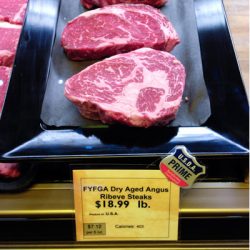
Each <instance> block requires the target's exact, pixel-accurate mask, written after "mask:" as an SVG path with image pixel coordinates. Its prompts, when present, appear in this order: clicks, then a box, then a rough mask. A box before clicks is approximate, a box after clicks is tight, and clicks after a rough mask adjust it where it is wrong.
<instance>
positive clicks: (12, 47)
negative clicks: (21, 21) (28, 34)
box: [0, 22, 22, 66]
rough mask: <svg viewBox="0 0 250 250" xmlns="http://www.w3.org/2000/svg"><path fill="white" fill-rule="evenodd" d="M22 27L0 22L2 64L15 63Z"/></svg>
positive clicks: (0, 55)
mask: <svg viewBox="0 0 250 250" xmlns="http://www.w3.org/2000/svg"><path fill="white" fill-rule="evenodd" d="M21 28H22V26H21V25H15V24H10V23H7V22H0V34H1V36H0V66H11V65H12V64H13V62H14V59H15V54H16V49H17V44H18V41H19V37H20V32H21Z"/></svg>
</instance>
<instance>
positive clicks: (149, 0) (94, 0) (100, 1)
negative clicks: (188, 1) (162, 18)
mask: <svg viewBox="0 0 250 250" xmlns="http://www.w3.org/2000/svg"><path fill="white" fill-rule="evenodd" d="M81 2H82V5H83V6H84V7H85V8H87V9H91V8H93V7H104V6H107V5H112V4H118V3H135V4H138V3H143V4H149V5H152V6H155V7H161V6H163V5H164V4H165V3H166V2H167V0H81Z"/></svg>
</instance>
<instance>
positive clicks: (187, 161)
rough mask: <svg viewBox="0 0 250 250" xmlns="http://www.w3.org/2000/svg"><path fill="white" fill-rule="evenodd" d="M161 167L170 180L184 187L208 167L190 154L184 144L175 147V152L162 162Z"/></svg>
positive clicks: (189, 185) (188, 185) (191, 183)
mask: <svg viewBox="0 0 250 250" xmlns="http://www.w3.org/2000/svg"><path fill="white" fill-rule="evenodd" d="M160 169H161V171H162V173H163V174H164V175H165V176H166V177H167V178H168V180H169V181H171V182H173V183H175V184H177V185H178V186H180V187H183V188H189V187H191V186H192V185H193V183H194V181H195V180H196V179H197V177H198V176H199V175H202V174H205V172H206V168H205V166H202V165H201V164H199V163H198V162H197V160H196V159H195V157H194V156H192V155H190V154H189V153H188V151H187V149H186V148H185V147H184V146H177V147H175V148H174V153H173V154H171V155H169V156H167V157H166V158H164V159H163V160H162V161H161V162H160Z"/></svg>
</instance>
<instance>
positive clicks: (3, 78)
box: [0, 66, 11, 113]
mask: <svg viewBox="0 0 250 250" xmlns="http://www.w3.org/2000/svg"><path fill="white" fill-rule="evenodd" d="M10 74H11V68H9V67H4V66H0V113H2V109H3V104H4V100H5V95H6V91H7V88H8V85H9V80H10Z"/></svg>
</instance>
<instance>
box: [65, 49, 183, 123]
mask: <svg viewBox="0 0 250 250" xmlns="http://www.w3.org/2000/svg"><path fill="white" fill-rule="evenodd" d="M184 85H185V69H184V67H183V65H182V64H181V63H180V62H179V61H178V60H177V59H176V58H175V56H173V55H171V54H169V53H168V52H163V51H158V50H154V49H149V48H142V49H138V50H135V51H132V52H129V53H126V54H120V55H116V56H113V57H111V58H108V59H105V60H103V61H101V62H98V63H95V64H93V65H91V66H89V67H88V68H86V69H85V70H83V71H81V72H80V73H78V74H76V75H74V76H73V77H71V78H70V79H68V80H67V81H66V83H65V96H66V97H67V98H68V99H69V100H70V101H71V102H73V103H74V104H75V105H76V106H77V107H78V108H79V111H80V113H81V114H82V115H83V116H84V117H86V118H89V119H95V120H101V121H102V122H104V123H116V122H119V123H123V124H126V125H129V126H137V127H149V126H153V125H165V124H168V123H169V122H170V121H171V120H173V119H174V118H175V116H176V113H177V110H178V108H179V106H180V103H181V100H182V94H183V89H184Z"/></svg>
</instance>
